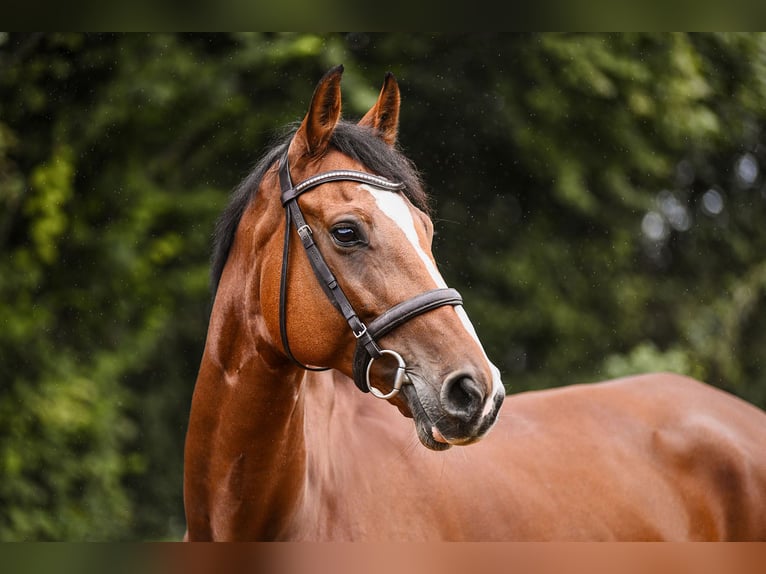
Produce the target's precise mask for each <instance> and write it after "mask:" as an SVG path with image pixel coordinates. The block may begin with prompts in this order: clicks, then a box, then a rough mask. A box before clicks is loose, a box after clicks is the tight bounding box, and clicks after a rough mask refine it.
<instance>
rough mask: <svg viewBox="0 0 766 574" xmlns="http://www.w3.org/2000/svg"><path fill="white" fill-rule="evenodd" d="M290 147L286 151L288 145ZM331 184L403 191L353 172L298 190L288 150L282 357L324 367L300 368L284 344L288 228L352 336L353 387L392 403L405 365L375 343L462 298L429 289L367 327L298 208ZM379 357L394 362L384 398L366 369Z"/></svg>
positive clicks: (282, 168) (319, 178)
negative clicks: (390, 385) (391, 380)
mask: <svg viewBox="0 0 766 574" xmlns="http://www.w3.org/2000/svg"><path fill="white" fill-rule="evenodd" d="M288 147H289V146H288ZM331 181H356V182H359V183H366V184H368V185H372V186H374V187H378V188H380V189H384V190H388V191H400V190H402V189H404V187H405V186H404V184H403V183H401V182H395V181H391V180H389V179H386V178H384V177H380V176H378V175H373V174H370V173H366V172H363V171H355V170H347V169H343V170H332V171H325V172H322V173H319V174H317V175H313V176H311V177H309V178H307V179H304V180H303V181H302V182H300V183H299V184H297V185H293V183H292V180H291V178H290V166H289V163H288V161H287V151H285V154H284V155H283V156H282V159H281V160H280V163H279V185H280V187H281V190H282V205H283V206H284V208H285V241H284V250H283V253H282V273H281V278H280V286H279V329H280V331H281V336H282V346H283V347H284V350H285V353H286V354H287V356H288V357H289V358H290V360H291V361H293V363H295V364H296V365H298V366H299V367H301V368H303V369H306V370H309V371H324V370H327V369H328V367H311V366H308V365H304V364H303V363H301V362H300V361H299V360H298V359H296V358H295V356H294V355H293V353H292V351H291V350H290V344H289V343H288V340H287V268H288V259H289V257H290V227H291V225H294V226H295V230H296V232H297V233H298V236H299V237H300V240H301V243H302V244H303V247H304V249H305V250H306V255H308V259H309V262H310V263H311V268H312V269H313V270H314V274H315V275H316V277H317V279H318V280H319V284H320V285H321V286H322V289H323V290H324V292H325V293H326V294H327V297H328V298H329V299H330V302H331V303H332V304H333V306H334V307H335V308H336V309H337V310H338V311H340V313H341V314H342V315H343V317H344V319H346V322H347V323H348V326H349V327H350V328H351V332H352V333H353V334H354V337H356V341H357V342H356V350H355V352H354V365H353V369H354V382H355V383H356V386H357V387H359V389H360V390H361V391H362V392H365V393H366V392H371V393H372V394H373V395H375V396H376V397H378V398H381V399H390V398H392V397H394V396H396V395H397V393H398V392H399V390H400V389H401V387H402V384H404V383H405V382H406V381H405V369H406V366H407V365H406V363H405V362H404V359H403V358H402V356H401V355H400V354H399V353H397V352H396V351H392V350H390V349H381V348H380V346H379V345H378V344H377V342H376V339H378V338H380V337H382V336H384V335H386V334H387V333H390V332H391V331H393V330H394V329H396V328H397V327H399V326H400V325H402V324H403V323H406V322H407V321H409V320H410V319H412V318H413V317H417V316H418V315H422V314H423V313H427V312H428V311H431V310H433V309H437V308H438V307H443V306H445V305H453V306H455V305H462V304H463V299H462V297H461V296H460V293H458V292H457V291H456V290H455V289H450V288H440V289H433V290H431V291H426V292H424V293H420V294H419V295H415V296H414V297H412V298H410V299H407V300H406V301H403V302H401V303H398V304H397V305H394V306H393V307H391V308H390V309H388V310H387V311H385V312H383V313H382V314H381V315H380V316H378V317H377V318H375V319H374V320H373V321H372V322H371V323H370V324H369V325H365V323H364V322H363V321H362V320H361V319H360V318H359V316H358V315H357V313H356V311H354V308H353V307H352V305H351V303H350V302H349V300H348V297H346V294H345V293H344V292H343V289H341V287H340V285H339V284H338V280H337V279H336V278H335V275H334V274H333V272H332V271H331V270H330V267H329V266H328V265H327V262H326V261H325V259H324V257H322V254H321V253H320V251H319V247H318V246H317V244H316V243H315V242H314V237H313V232H312V231H311V228H310V227H309V226H308V224H307V223H306V219H305V218H304V217H303V212H302V211H301V208H300V206H299V205H298V197H299V196H300V195H301V194H302V193H305V192H307V191H309V190H312V189H314V188H315V187H317V186H319V185H322V184H324V183H328V182H331ZM383 356H390V357H393V358H394V359H395V360H396V362H397V368H396V375H395V376H394V383H393V388H392V390H391V391H390V392H388V393H383V392H382V391H380V390H378V389H377V388H376V387H373V386H372V385H371V384H370V370H371V368H372V364H373V363H374V362H375V361H376V360H377V359H380V358H381V357H383Z"/></svg>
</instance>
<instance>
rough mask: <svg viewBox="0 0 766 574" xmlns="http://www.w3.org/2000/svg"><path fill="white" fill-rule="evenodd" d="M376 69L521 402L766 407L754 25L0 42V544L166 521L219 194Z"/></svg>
mask: <svg viewBox="0 0 766 574" xmlns="http://www.w3.org/2000/svg"><path fill="white" fill-rule="evenodd" d="M337 63H344V64H345V65H346V72H345V74H344V82H343V89H344V105H345V108H344V113H345V115H346V116H347V117H355V116H356V117H358V116H360V115H361V114H362V113H363V112H364V111H365V110H366V109H367V107H368V106H369V105H371V103H372V102H373V101H374V98H375V96H376V94H377V91H378V89H379V87H380V82H381V81H382V78H383V73H384V72H385V71H387V70H391V71H393V72H394V73H395V74H396V75H397V78H398V79H399V82H400V85H401V87H402V90H403V110H402V125H401V135H400V142H401V145H402V147H403V148H404V150H405V152H406V153H407V154H408V155H409V156H410V157H412V158H413V159H414V160H415V162H416V164H417V165H418V166H419V167H420V168H421V169H422V171H423V172H424V176H425V180H426V182H427V185H428V186H429V188H430V191H431V192H432V194H433V196H434V199H435V205H436V217H437V221H436V227H437V238H436V246H435V248H436V254H437V259H438V260H439V262H440V264H441V266H442V270H443V272H444V274H445V276H446V277H447V280H448V282H449V283H451V284H453V285H455V286H456V287H458V288H460V289H461V291H462V292H463V294H464V297H465V299H466V303H467V307H468V310H469V313H470V314H471V316H472V318H473V319H474V321H475V323H477V328H478V330H479V332H480V335H481V336H482V338H483V340H484V341H485V342H486V343H487V347H488V349H489V351H490V355H491V356H492V358H493V359H494V360H495V361H496V362H498V364H499V366H500V367H501V369H502V370H503V371H504V374H505V380H506V383H507V384H508V386H509V390H511V391H512V392H515V391H521V390H525V389H531V388H541V387H548V386H554V385H562V384H569V383H574V382H585V381H592V380H597V379H599V378H602V377H606V376H619V375H622V374H627V373H629V372H637V371H646V370H657V369H669V370H676V371H682V372H686V373H689V374H692V375H694V376H698V377H702V378H705V379H707V380H708V381H709V382H712V383H714V384H716V385H719V386H721V387H724V388H727V389H729V390H732V391H734V392H736V393H738V394H740V395H742V396H743V397H745V398H747V399H748V400H751V401H753V402H755V403H756V404H759V405H761V406H764V405H766V375H765V374H764V372H763V368H762V364H761V358H760V349H761V348H763V346H764V344H765V343H766V340H765V338H766V334H765V333H766V319H765V317H764V313H763V308H764V306H763V301H764V291H765V289H766V266H765V265H764V262H763V255H762V254H763V253H765V252H766V245H765V244H764V243H765V242H766V229H765V228H764V226H763V225H762V222H763V221H764V220H766V219H764V215H766V214H764V210H765V209H766V187H765V186H764V178H763V175H762V169H761V166H762V165H764V162H766V151H764V150H765V149H766V148H764V145H763V142H762V140H763V125H764V119H765V118H764V114H765V113H766V112H765V111H764V110H766V81H764V78H766V69H764V68H765V67H766V40H765V37H764V35H762V34H571V35H570V34H542V35H528V34H462V35H456V34H435V35H426V34H365V33H352V34H326V35H317V34H308V33H300V34H298V33H294V34H291V33H281V34H265V33H257V34H219V35H174V34H173V35H166V34H153V35H82V34H53V35H42V34H38V35H16V34H11V35H2V36H0V69H2V70H3V73H2V74H0V253H2V257H0V477H2V480H0V539H2V540H21V539H29V540H34V539H70V540H96V539H111V540H116V539H147V538H149V539H157V538H164V537H178V536H180V534H181V533H182V532H183V528H184V525H183V512H182V502H181V482H182V473H181V468H182V462H183V461H182V452H183V437H184V433H185V430H186V420H187V415H188V407H189V400H190V396H191V392H192V388H193V383H194V380H195V377H196V370H197V367H198V364H199V358H200V356H201V351H202V345H203V342H204V336H205V330H206V326H207V313H208V310H209V304H210V302H209V293H208V289H207V273H208V263H207V258H208V254H209V250H210V245H209V238H210V233H211V231H212V228H213V225H214V222H215V219H216V217H217V215H218V213H219V212H220V210H221V208H222V207H223V205H224V204H225V202H226V200H227V195H228V190H230V189H231V188H233V187H234V186H235V185H236V184H237V182H238V180H239V179H241V178H242V177H244V176H245V175H246V174H247V172H248V170H249V168H250V166H251V165H252V164H253V163H254V161H255V160H256V159H257V157H258V155H259V154H260V153H261V152H262V151H263V149H264V148H265V146H266V145H267V143H268V141H269V140H270V138H271V136H272V134H273V133H274V132H275V131H276V130H278V129H279V128H280V127H281V126H282V125H284V124H285V123H288V122H291V121H294V120H298V119H300V117H301V115H302V114H303V113H304V112H305V109H306V107H307V105H308V101H309V99H310V97H311V93H312V90H313V87H314V85H315V83H316V81H317V79H318V78H319V77H320V76H321V75H322V74H323V73H324V72H325V71H326V69H328V68H329V67H330V66H332V65H335V64H337Z"/></svg>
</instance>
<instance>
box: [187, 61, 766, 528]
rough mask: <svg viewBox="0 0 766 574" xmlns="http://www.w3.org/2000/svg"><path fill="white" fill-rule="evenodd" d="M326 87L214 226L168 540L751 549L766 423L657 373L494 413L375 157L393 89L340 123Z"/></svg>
mask: <svg viewBox="0 0 766 574" xmlns="http://www.w3.org/2000/svg"><path fill="white" fill-rule="evenodd" d="M341 75H342V67H336V68H334V69H332V70H330V71H329V72H328V73H327V74H326V75H325V76H324V78H322V80H321V81H320V82H319V84H318V86H317V87H316V90H315V92H314V96H313V98H312V100H311V104H310V106H309V110H308V112H307V114H306V116H305V117H304V119H303V121H302V122H301V124H300V126H299V127H298V128H297V129H295V130H294V131H293V132H292V133H291V134H290V135H289V136H288V137H287V138H285V139H284V140H283V141H282V142H281V143H279V144H277V145H275V146H274V147H273V148H272V149H270V150H269V151H267V153H266V154H265V155H264V156H263V158H262V159H261V161H260V162H259V164H258V165H257V166H256V168H255V169H254V171H253V173H252V174H251V175H250V176H249V177H248V178H246V179H245V181H244V182H243V183H242V184H241V185H240V187H239V188H238V189H237V190H236V191H235V193H234V195H233V198H232V201H231V203H230V204H229V206H228V207H227V209H226V210H225V212H224V214H223V215H222V217H221V219H220V220H219V224H218V227H217V232H216V243H215V250H214V258H213V285H214V288H215V301H214V305H213V309H212V313H211V317H210V325H209V329H208V336H207V341H206V344H205V349H204V353H203V357H202V362H201V366H200V371H199V376H198V378H197V383H196V386H195V390H194V396H193V400H192V409H191V414H190V419H189V429H188V433H187V439H186V449H185V473H184V503H185V508H186V518H187V527H188V530H187V536H186V538H187V539H188V540H375V541H391V540H406V541H411V540H721V539H742V540H745V539H747V540H754V539H755V540H758V539H760V540H764V539H766V455H765V454H764V445H766V414H764V413H763V412H762V411H760V410H758V409H756V408H755V407H753V406H751V405H749V404H747V403H745V402H744V401H741V400H740V399H737V398H735V397H733V396H731V395H729V394H726V393H724V392H722V391H719V390H717V389H714V388H712V387H709V386H707V385H704V384H702V383H699V382H696V381H693V380H691V379H687V378H684V377H679V376H676V375H670V374H657V375H646V376H641V377H634V378H630V379H624V380H619V381H612V382H607V383H601V384H594V385H582V386H570V387H565V388H561V389H558V390H549V391H540V392H535V393H522V394H519V395H516V396H513V397H511V398H509V399H507V400H506V402H505V404H504V406H503V408H502V416H500V417H498V412H499V411H500V407H501V404H503V399H504V396H505V393H504V389H503V385H502V382H501V379H500V374H499V372H498V370H497V369H496V368H495V367H494V366H493V365H492V363H491V362H490V361H489V359H488V358H487V355H486V353H485V352H484V350H483V348H482V346H481V343H480V342H479V339H478V337H477V336H476V332H475V330H474V329H473V327H472V326H471V323H470V321H469V319H468V317H467V315H466V313H465V311H464V309H463V306H462V299H461V297H460V294H459V293H457V292H456V291H455V290H454V289H450V288H448V287H447V285H446V283H445V282H444V280H443V278H442V276H441V275H440V273H439V271H438V268H437V265H436V262H435V261H434V257H433V254H432V253H431V241H432V237H433V225H432V222H431V220H430V218H429V210H428V201H427V197H426V195H425V193H424V191H423V188H422V186H421V183H420V180H419V176H418V174H417V172H416V170H415V168H414V167H413V165H412V163H411V162H410V161H409V160H408V159H407V158H406V157H405V156H404V155H402V154H401V153H400V152H399V151H398V149H397V146H396V142H397V132H398V124H399V106H400V94H399V88H398V86H397V83H396V81H395V79H394V77H393V76H392V75H390V74H389V75H387V76H386V78H385V81H384V84H383V88H382V90H381V92H380V95H379V97H378V100H377V102H376V103H375V105H374V106H373V107H372V108H371V109H370V110H369V112H368V113H367V114H365V115H364V116H363V117H362V118H361V120H360V121H359V122H358V123H352V122H347V121H345V120H341V94H340V79H341ZM360 390H361V391H362V392H361V393H360V392H359V391H360ZM402 415H404V416H402ZM407 418H410V419H412V421H413V423H414V431H413V423H410V422H407ZM493 427H494V429H493ZM490 429H493V430H492V432H491V433H490V432H489V431H490ZM485 437H486V438H485ZM481 439H484V440H481ZM453 446H460V447H461V448H451V447H453ZM424 447H425V448H424Z"/></svg>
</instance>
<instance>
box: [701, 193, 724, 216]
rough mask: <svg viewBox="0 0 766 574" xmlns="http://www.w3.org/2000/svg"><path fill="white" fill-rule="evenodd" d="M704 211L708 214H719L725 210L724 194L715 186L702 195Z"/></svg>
mask: <svg viewBox="0 0 766 574" xmlns="http://www.w3.org/2000/svg"><path fill="white" fill-rule="evenodd" d="M702 211H704V212H705V213H707V214H708V215H718V214H719V213H721V212H722V211H723V196H722V195H721V194H720V193H718V191H716V190H715V189H713V188H710V189H708V190H707V191H706V192H705V193H704V195H703V196H702Z"/></svg>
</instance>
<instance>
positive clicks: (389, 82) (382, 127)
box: [359, 72, 401, 146]
mask: <svg viewBox="0 0 766 574" xmlns="http://www.w3.org/2000/svg"><path fill="white" fill-rule="evenodd" d="M400 102H401V96H400V95H399V84H397V83H396V78H394V75H393V74H392V73H391V72H388V73H387V74H386V78H385V79H384V80H383V87H382V88H381V90H380V94H379V95H378V101H377V102H375V105H374V106H372V108H370V111H368V112H367V113H366V114H365V115H364V117H363V118H362V119H361V120H359V125H360V126H366V127H369V128H372V129H373V130H375V132H376V133H377V134H378V135H379V136H380V138H381V139H382V140H383V141H384V142H386V143H387V144H388V145H390V146H392V145H394V144H395V143H396V136H397V134H398V133H399V104H400Z"/></svg>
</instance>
